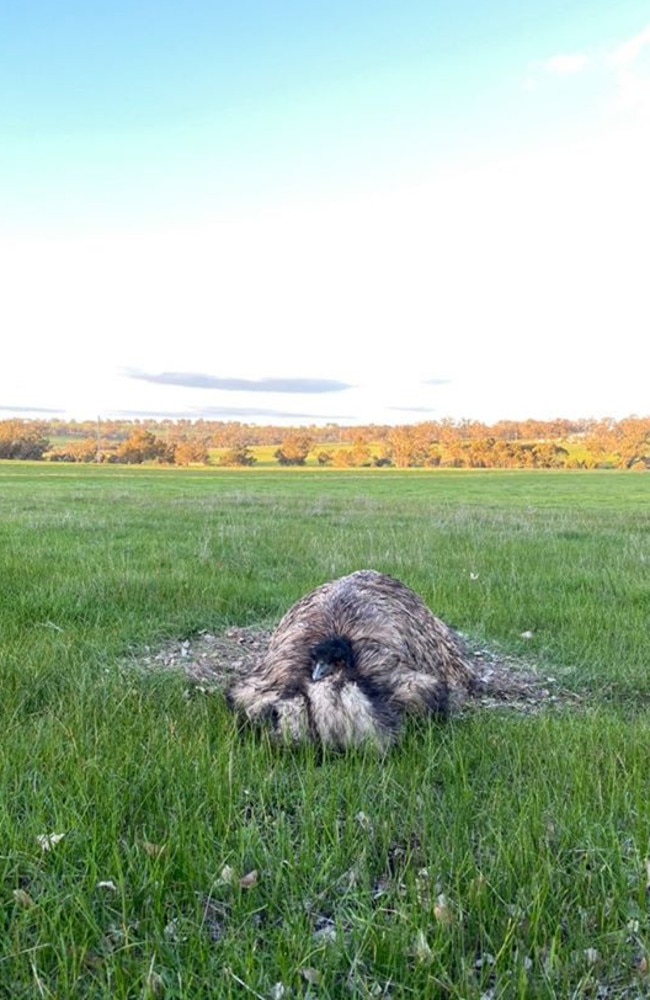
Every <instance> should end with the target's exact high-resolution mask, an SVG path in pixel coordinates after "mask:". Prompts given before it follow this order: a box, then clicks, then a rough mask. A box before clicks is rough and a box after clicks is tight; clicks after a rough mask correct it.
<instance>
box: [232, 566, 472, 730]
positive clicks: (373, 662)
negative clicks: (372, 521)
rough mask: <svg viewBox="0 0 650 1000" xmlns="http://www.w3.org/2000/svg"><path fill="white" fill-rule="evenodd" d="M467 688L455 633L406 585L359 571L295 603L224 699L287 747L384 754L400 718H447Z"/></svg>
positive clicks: (466, 665) (466, 668)
mask: <svg viewBox="0 0 650 1000" xmlns="http://www.w3.org/2000/svg"><path fill="white" fill-rule="evenodd" d="M471 683H472V668H471V665H470V662H469V660H468V658H467V656H466V653H465V651H464V649H463V646H462V643H461V642H460V639H459V638H458V636H457V635H456V634H455V633H454V632H453V631H452V630H451V629H450V628H449V627H448V626H447V625H445V623H444V622H443V621H441V620H440V619H439V618H436V617H435V616H434V615H433V614H432V613H431V611H429V609H428V608H427V607H426V605H425V604H424V602H423V601H422V600H421V598H420V597H419V596H418V595H417V594H416V593H414V591H412V590H411V589H410V588H409V587H407V586H406V585H405V584H403V583H401V582H400V581H399V580H396V579H394V578H393V577H390V576H386V575H385V574H383V573H378V572H376V571H375V570H369V569H364V570H359V571H357V572H356V573H351V574H350V575H349V576H344V577H341V578H340V579H338V580H332V581H331V582H329V583H324V584H323V585H322V586H320V587H317V588H316V589H315V590H313V591H311V593H309V594H307V595H306V596H305V597H302V598H301V599H300V600H299V601H298V602H297V603H296V604H294V605H293V607H291V608H290V609H289V610H288V611H287V612H286V614H285V615H284V617H283V618H282V619H281V621H280V623H279V624H278V626H277V628H276V629H275V631H274V632H273V635H272V636H271V641H270V644H269V648H268V651H267V653H266V655H265V656H264V658H263V659H262V660H261V661H260V663H259V664H258V665H257V666H256V667H255V668H254V669H253V670H252V671H251V672H250V673H249V674H248V676H246V677H244V678H243V679H241V680H239V681H237V682H236V683H235V684H234V685H233V686H232V687H231V688H230V689H229V690H228V691H227V693H226V698H227V701H228V704H229V706H230V707H231V708H232V709H233V710H234V711H237V712H238V713H240V714H241V715H242V716H243V717H244V719H245V720H247V721H249V722H252V723H263V724H267V725H269V726H270V728H271V730H272V732H273V733H274V734H275V735H276V736H278V737H279V738H280V739H281V740H282V741H284V742H300V741H303V740H313V741H315V742H319V743H322V744H324V745H328V746H333V747H337V748H340V749H343V748H346V747H349V746H358V745H360V744H363V743H366V742H370V743H373V744H375V745H376V746H377V747H378V748H379V749H386V748H387V747H388V746H389V745H390V744H391V743H393V742H394V741H395V739H396V738H397V736H398V733H399V730H400V726H401V723H402V719H403V717H404V715H427V714H430V715H433V716H437V717H439V718H444V717H446V715H447V713H448V710H449V702H450V695H451V694H452V693H453V692H454V690H464V691H467V690H468V688H469V687H471Z"/></svg>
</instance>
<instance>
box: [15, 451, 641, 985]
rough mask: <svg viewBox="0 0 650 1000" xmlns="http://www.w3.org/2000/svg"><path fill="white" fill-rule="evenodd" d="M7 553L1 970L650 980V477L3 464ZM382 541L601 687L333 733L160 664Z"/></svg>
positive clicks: (91, 976) (448, 593)
mask: <svg viewBox="0 0 650 1000" xmlns="http://www.w3.org/2000/svg"><path fill="white" fill-rule="evenodd" d="M0 559H1V563H0V565H1V582H0V669H1V677H2V688H1V690H2V698H1V699H0V726H1V733H2V737H1V739H0V873H1V881H0V997H2V998H4V997H5V996H6V997H8V998H14V997H15V998H20V997H29V998H32V997H45V998H51V997H54V998H57V1000H64V998H67V997H74V998H76V997H82V998H97V1000H99V998H102V1000H109V998H110V1000H116V998H124V1000H131V998H153V997H166V998H181V997H182V998H188V1000H192V998H203V997H224V998H230V997H232V998H245V997H251V996H256V997H264V998H275V1000H279V998H280V997H284V998H289V997H311V998H338V997H392V998H394V1000H397V998H402V997H404V998H410V997H413V998H420V997H450V998H457V1000H461V998H463V1000H465V998H467V1000H474V998H476V1000H479V998H482V1000H497V998H502V997H503V998H510V997H522V998H524V997H526V998H528V997H531V998H537V997H545V998H554V997H560V998H572V997H576V998H577V997H596V998H601V1000H609V998H640V997H648V996H650V974H649V973H648V962H649V961H650V891H649V890H648V883H649V882H650V871H649V870H648V861H647V860H646V859H647V858H648V857H650V796H649V794H648V775H649V761H650V713H649V710H648V706H649V703H650V643H649V640H648V635H647V633H648V619H649V618H650V576H649V573H650V476H647V475H644V474H634V473H616V472H600V473H599V472H590V473H585V472H536V473H534V472H519V471H512V472H464V471H457V472H455V471H445V472H424V471H418V470H412V471H406V472H398V471H396V470H386V471H383V470H367V471H364V470H359V471H355V472H353V471H349V472H341V473H338V472H336V471H332V470H324V471H319V470H316V469H314V470H306V471H303V472H300V471H292V470H285V471H283V470H261V469H260V470H255V469H253V470H250V471H244V472H239V471H234V470H233V471H231V470H188V471H180V470H168V469H141V468H125V467H117V466H114V467H105V468H104V467H92V466H91V467H88V466H51V465H43V464H40V465H39V464H33V465H32V464H22V463H20V464H19V463H0ZM362 566H372V567H374V568H376V569H379V570H383V571H385V572H389V573H392V574H393V575H396V576H398V577H400V578H401V579H403V580H404V581H405V582H406V583H408V584H409V585H410V586H412V587H413V588H414V589H415V590H417V591H418V592H419V593H420V594H421V595H422V596H423V597H424V599H425V601H426V602H427V603H428V604H429V606H430V607H431V608H432V609H433V610H434V612H435V613H436V614H438V615H439V616H440V617H442V618H444V619H445V620H446V621H447V622H448V623H449V624H452V625H454V626H455V627H456V628H458V629H460V630H461V631H463V632H464V633H466V634H467V635H468V636H469V637H470V640H471V641H472V642H477V643H485V644H489V645H490V646H491V647H492V648H496V649H500V650H502V651H503V652H504V653H507V654H509V655H515V656H522V657H525V658H526V659H527V660H529V661H531V660H532V661H533V662H535V663H537V664H538V665H539V667H540V668H541V669H542V670H543V671H545V672H546V673H552V674H553V676H555V677H556V678H557V679H558V682H559V683H560V684H561V685H562V686H563V687H565V688H567V689H568V690H569V691H571V692H573V693H575V694H577V695H578V696H579V697H577V698H575V697H571V698H567V699H565V700H562V701H561V702H560V703H559V704H558V705H555V706H554V707H550V708H548V709H546V710H544V711H542V712H540V713H538V714H531V715H525V714H518V713H514V712H512V711H510V712H508V711H503V712H499V711H492V710H485V711H483V712H475V713H472V714H471V715H468V716H466V717H465V716H464V717H461V718H458V719H456V720H453V721H451V722H450V723H448V724H447V725H446V726H437V725H430V726H426V725H420V726H415V725H414V726H412V727H411V728H410V729H409V730H408V731H407V732H406V734H405V737H404V739H403V741H402V742H401V743H400V745H399V746H398V747H396V748H395V749H393V750H392V751H391V752H390V753H389V754H388V755H387V757H386V758H384V759H383V760H382V759H378V758H377V757H375V756H373V754H372V753H370V752H365V751H363V752H362V751H357V752H354V753H351V754H348V755H335V754H326V755H325V756H324V757H322V756H320V755H319V754H318V753H317V752H315V751H314V750H313V749H311V748H304V749H300V750H294V751H289V750H286V749H285V750H281V749H278V748H274V747H273V746H271V745H269V743H268V741H266V740H265V739H264V738H263V737H260V736H255V735H252V734H248V733H245V734H240V733H238V732H237V728H236V726H235V724H234V722H233V719H232V718H231V717H230V715H229V714H228V713H227V711H226V710H225V707H224V704H223V702H222V699H221V698H220V697H219V696H209V695H204V694H201V693H200V692H196V691H193V690H192V689H191V687H190V686H189V684H188V682H187V681H186V680H185V679H184V678H183V677H181V676H176V675H170V674H168V673H159V674H151V673H146V672H145V671H143V670H141V669H139V668H138V657H139V655H141V654H142V653H143V651H144V650H145V648H146V647H149V648H156V647H157V646H158V645H159V644H162V643H164V642H165V641H166V640H168V639H170V638H178V637H184V636H190V635H192V634H194V633H195V632H197V631H199V630H202V629H207V630H211V631H217V630H220V629H222V628H224V627H226V626H227V625H229V624H249V625H250V624H264V625H269V624H271V623H273V622H274V621H275V620H276V619H277V618H278V617H279V616H280V615H281V613H282V612H283V611H284V610H285V609H286V607H287V606H288V605H289V604H290V603H292V602H293V601H294V600H295V599H296V598H297V597H299V596H300V595H301V594H303V593H304V592H305V591H307V590H309V589H310V588H311V587H313V586H315V585H317V584H318V583H320V582H322V581H323V580H325V579H329V578H331V577H334V576H337V575H340V574H343V573H345V572H349V571H351V570H353V569H357V568H360V567H362ZM524 632H530V633H532V637H531V638H529V639H524V638H522V633H524ZM52 834H57V835H59V834H63V836H62V837H61V839H58V838H57V837H52V838H51V839H50V840H46V841H45V842H39V839H38V838H39V837H41V838H42V836H43V835H52ZM44 848H49V849H44ZM253 872H255V873H256V874H255V875H253V874H251V873H253ZM246 876H248V877H246ZM240 882H241V884H240Z"/></svg>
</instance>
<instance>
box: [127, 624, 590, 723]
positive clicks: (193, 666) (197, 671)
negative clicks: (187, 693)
mask: <svg viewBox="0 0 650 1000" xmlns="http://www.w3.org/2000/svg"><path fill="white" fill-rule="evenodd" d="M270 638H271V629H268V628H257V627H255V626H249V627H237V626H233V627H231V628H227V629H226V630H225V631H224V632H221V633H217V634H213V633H211V632H201V633H199V634H198V635H196V636H194V637H193V638H192V639H184V640H182V641H180V640H176V641H170V642H168V643H166V644H165V645H163V646H161V647H160V648H159V649H150V648H147V649H146V650H145V653H144V655H142V656H139V657H138V660H137V662H138V664H139V665H140V666H141V667H144V668H145V669H146V670H173V671H181V672H182V673H184V674H185V676H186V677H187V678H188V679H189V680H191V681H193V682H194V683H195V684H196V685H197V686H198V687H199V688H200V689H201V690H203V691H206V692H219V691H223V690H224V689H225V688H226V687H228V686H229V685H230V684H231V683H232V682H233V681H235V680H237V679H238V678H239V677H242V676H245V675H246V674H248V673H249V671H251V670H252V669H253V667H254V666H255V665H256V663H257V662H258V661H259V660H260V659H261V658H262V657H263V656H264V654H265V653H266V650H267V647H268V644H269V640H270ZM470 662H471V665H472V669H473V672H474V676H475V680H474V682H473V684H472V687H471V690H469V691H467V692H465V693H462V694H461V695H459V696H458V697H457V699H456V707H457V708H462V709H464V710H466V709H471V708H472V707H477V708H478V707H480V708H484V709H485V708H488V709H496V708H510V709H513V710H515V711H517V712H520V713H525V714H529V713H531V712H535V711H538V710H539V709H541V708H543V707H545V706H548V705H553V704H555V703H558V702H566V701H569V700H570V701H575V700H576V699H577V696H576V695H575V694H573V693H571V692H568V691H566V690H563V689H562V688H561V685H560V684H559V682H558V680H557V678H555V677H552V676H549V675H547V674H545V673H543V672H540V671H538V670H537V669H536V668H535V667H534V665H533V664H531V663H530V662H528V661H524V660H520V659H517V658H515V657H511V656H504V655H503V654H501V653H500V652H497V651H495V650H492V649H488V648H480V649H470Z"/></svg>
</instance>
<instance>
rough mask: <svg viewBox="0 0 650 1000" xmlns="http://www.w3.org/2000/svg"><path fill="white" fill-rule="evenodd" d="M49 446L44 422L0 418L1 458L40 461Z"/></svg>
mask: <svg viewBox="0 0 650 1000" xmlns="http://www.w3.org/2000/svg"><path fill="white" fill-rule="evenodd" d="M49 447H50V442H49V441H48V439H47V438H46V437H45V428H44V426H43V424H41V423H36V422H34V421H31V420H0V458H18V459H24V460H32V461H39V460H40V459H42V458H43V455H44V454H45V452H46V451H47V450H48V448H49Z"/></svg>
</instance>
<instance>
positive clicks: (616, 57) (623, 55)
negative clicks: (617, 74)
mask: <svg viewBox="0 0 650 1000" xmlns="http://www.w3.org/2000/svg"><path fill="white" fill-rule="evenodd" d="M646 46H647V47H648V48H649V49H650V24H648V25H646V27H645V28H644V29H643V31H640V32H639V33H638V34H636V35H634V36H633V37H632V38H629V39H628V40H627V41H625V42H623V43H622V44H621V45H617V47H616V48H615V49H613V50H612V51H611V52H610V54H609V56H608V61H609V62H610V63H611V65H613V66H622V67H629V66H632V65H633V64H634V63H636V62H637V61H638V59H639V56H641V55H642V53H643V50H644V48H646Z"/></svg>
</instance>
